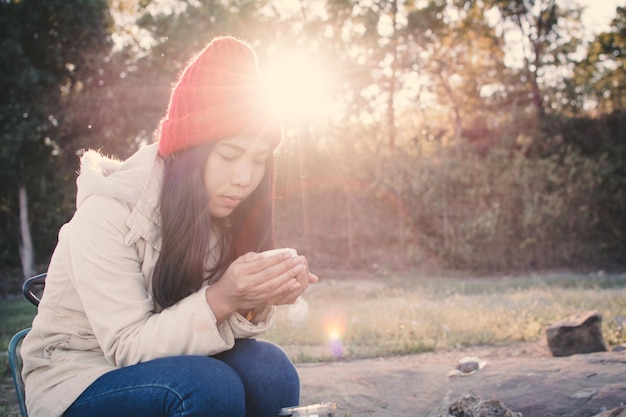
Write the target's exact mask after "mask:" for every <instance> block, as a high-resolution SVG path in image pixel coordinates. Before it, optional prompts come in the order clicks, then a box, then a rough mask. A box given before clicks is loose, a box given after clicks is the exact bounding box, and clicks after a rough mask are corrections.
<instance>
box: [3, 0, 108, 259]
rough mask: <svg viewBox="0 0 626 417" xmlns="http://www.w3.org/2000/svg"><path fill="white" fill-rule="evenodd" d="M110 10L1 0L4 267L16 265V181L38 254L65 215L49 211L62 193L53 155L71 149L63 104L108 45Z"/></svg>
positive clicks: (84, 1)
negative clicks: (24, 193) (27, 205)
mask: <svg viewBox="0 0 626 417" xmlns="http://www.w3.org/2000/svg"><path fill="white" fill-rule="evenodd" d="M108 11H109V10H108V6H107V3H106V2H105V1H97V0H75V1H65V0H63V1H61V0H50V1H48V0H46V1H40V0H24V1H8V2H1V3H0V72H1V73H2V77H0V126H1V127H0V129H1V130H0V183H1V184H2V189H3V190H5V191H6V192H5V193H3V195H2V197H0V207H1V209H0V219H1V221H0V230H1V231H2V234H3V235H6V236H8V237H10V239H2V240H0V264H2V265H5V266H14V265H16V264H18V263H19V257H18V256H17V247H18V244H17V242H18V241H19V240H18V239H17V236H18V233H17V230H18V229H17V228H16V227H15V226H14V225H16V224H18V222H17V221H16V219H17V218H18V217H19V209H18V207H17V201H16V200H17V187H18V184H22V185H24V186H25V187H26V190H27V192H28V193H29V194H30V195H29V197H30V201H31V203H33V207H31V216H32V219H35V221H34V222H33V234H34V235H36V236H37V240H38V242H42V243H43V245H42V246H43V248H42V249H43V250H42V251H43V252H44V253H47V252H49V251H50V249H51V247H50V246H51V244H53V242H51V241H50V240H51V239H54V238H51V233H50V230H49V229H48V227H49V226H53V227H52V228H53V229H56V228H58V226H59V224H60V223H61V222H62V221H63V220H65V218H66V217H65V216H62V217H63V218H62V219H60V218H59V217H56V216H55V214H56V208H58V207H59V206H61V204H60V201H62V199H63V197H62V195H59V194H56V193H55V191H57V186H58V185H60V184H62V183H63V178H62V177H59V176H58V175H57V174H59V172H58V171H57V170H56V169H55V168H58V166H57V167H55V166H54V165H55V162H56V161H55V160H56V159H57V158H58V157H59V155H60V151H61V149H62V148H64V147H66V148H69V149H72V148H73V146H72V144H70V143H67V142H68V141H69V140H71V139H70V138H68V137H67V136H66V135H64V130H65V129H64V127H65V126H64V122H65V119H66V117H65V113H64V110H65V109H64V107H63V102H64V101H66V100H67V98H68V96H70V95H71V93H73V92H79V91H82V90H83V89H84V86H85V85H86V84H88V83H89V80H90V77H91V75H92V73H93V71H94V70H97V68H94V66H97V61H98V60H99V59H98V58H100V59H102V53H103V51H105V50H106V48H107V46H108V45H109V44H110V37H109V36H108V28H109V24H110V21H109V14H108ZM74 145H75V144H74ZM75 150H76V149H75V148H74V149H73V150H72V155H73V154H74V152H75ZM63 173H64V171H61V174H63ZM48 184H50V186H48ZM59 191H61V192H64V191H65V190H64V189H62V190H59ZM31 192H32V194H31ZM51 207H52V209H51ZM40 215H42V216H43V217H39V216H40ZM52 236H54V234H52ZM44 248H45V249H44ZM44 258H45V257H44Z"/></svg>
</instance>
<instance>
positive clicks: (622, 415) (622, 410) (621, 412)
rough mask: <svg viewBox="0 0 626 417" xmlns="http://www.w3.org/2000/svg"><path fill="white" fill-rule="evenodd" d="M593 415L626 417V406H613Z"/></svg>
mask: <svg viewBox="0 0 626 417" xmlns="http://www.w3.org/2000/svg"><path fill="white" fill-rule="evenodd" d="M593 417H626V406H623V407H617V408H613V409H612V410H608V411H605V412H603V413H600V414H597V415H595V416H593Z"/></svg>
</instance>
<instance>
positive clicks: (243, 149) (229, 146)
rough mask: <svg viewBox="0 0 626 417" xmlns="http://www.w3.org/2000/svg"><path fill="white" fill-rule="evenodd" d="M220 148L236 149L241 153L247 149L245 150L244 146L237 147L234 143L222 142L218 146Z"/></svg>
mask: <svg viewBox="0 0 626 417" xmlns="http://www.w3.org/2000/svg"><path fill="white" fill-rule="evenodd" d="M218 147H226V148H230V149H234V150H236V151H239V152H245V151H246V150H245V148H243V147H242V146H238V145H235V144H234V143H227V142H222V143H220V144H219V145H218Z"/></svg>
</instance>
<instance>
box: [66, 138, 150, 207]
mask: <svg viewBox="0 0 626 417" xmlns="http://www.w3.org/2000/svg"><path fill="white" fill-rule="evenodd" d="M157 151H158V144H156V143H155V144H152V145H149V146H146V147H144V148H142V149H140V150H139V151H137V152H136V153H135V154H134V155H133V156H131V157H130V158H129V159H127V160H126V161H120V160H117V159H114V158H111V157H107V156H105V155H102V154H101V153H100V152H99V151H96V150H88V151H86V152H85V153H84V154H83V156H82V158H81V159H80V171H79V176H78V179H77V180H76V185H77V189H78V192H77V194H76V207H80V205H81V204H82V203H83V202H84V201H85V200H86V199H87V198H88V197H89V196H91V195H94V194H98V195H104V196H107V197H112V198H115V199H116V200H119V201H121V202H123V203H126V204H128V205H129V206H131V207H134V206H135V205H136V204H137V202H138V200H139V198H140V196H141V194H142V191H143V189H144V186H145V185H146V181H147V180H148V179H149V177H151V176H152V175H151V171H152V170H153V166H154V165H155V164H154V160H155V158H158V155H157ZM158 179H159V183H160V182H161V181H162V178H161V177H160V176H159V178H158ZM159 185H160V184H159Z"/></svg>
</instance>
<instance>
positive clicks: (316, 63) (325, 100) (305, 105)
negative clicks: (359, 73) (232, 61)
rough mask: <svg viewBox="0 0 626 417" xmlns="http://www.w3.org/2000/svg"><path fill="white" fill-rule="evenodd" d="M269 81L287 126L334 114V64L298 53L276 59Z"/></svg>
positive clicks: (286, 53)
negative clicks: (332, 71)
mask: <svg viewBox="0 0 626 417" xmlns="http://www.w3.org/2000/svg"><path fill="white" fill-rule="evenodd" d="M266 79H267V82H268V85H269V88H270V91H271V92H272V94H273V96H274V100H275V102H276V105H277V106H278V108H279V110H280V112H281V114H282V115H283V117H284V118H285V121H286V122H287V123H290V122H294V123H301V122H304V121H308V122H313V121H319V120H320V119H321V118H324V117H326V116H328V115H329V114H330V113H331V112H332V111H333V104H332V102H331V91H332V87H333V80H332V77H331V65H330V64H329V63H328V62H322V61H321V60H317V59H314V58H312V57H311V56H308V55H306V54H305V53H298V52H285V53H284V55H281V56H278V57H276V58H274V59H272V64H271V66H269V67H268V68H267V70H266Z"/></svg>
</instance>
